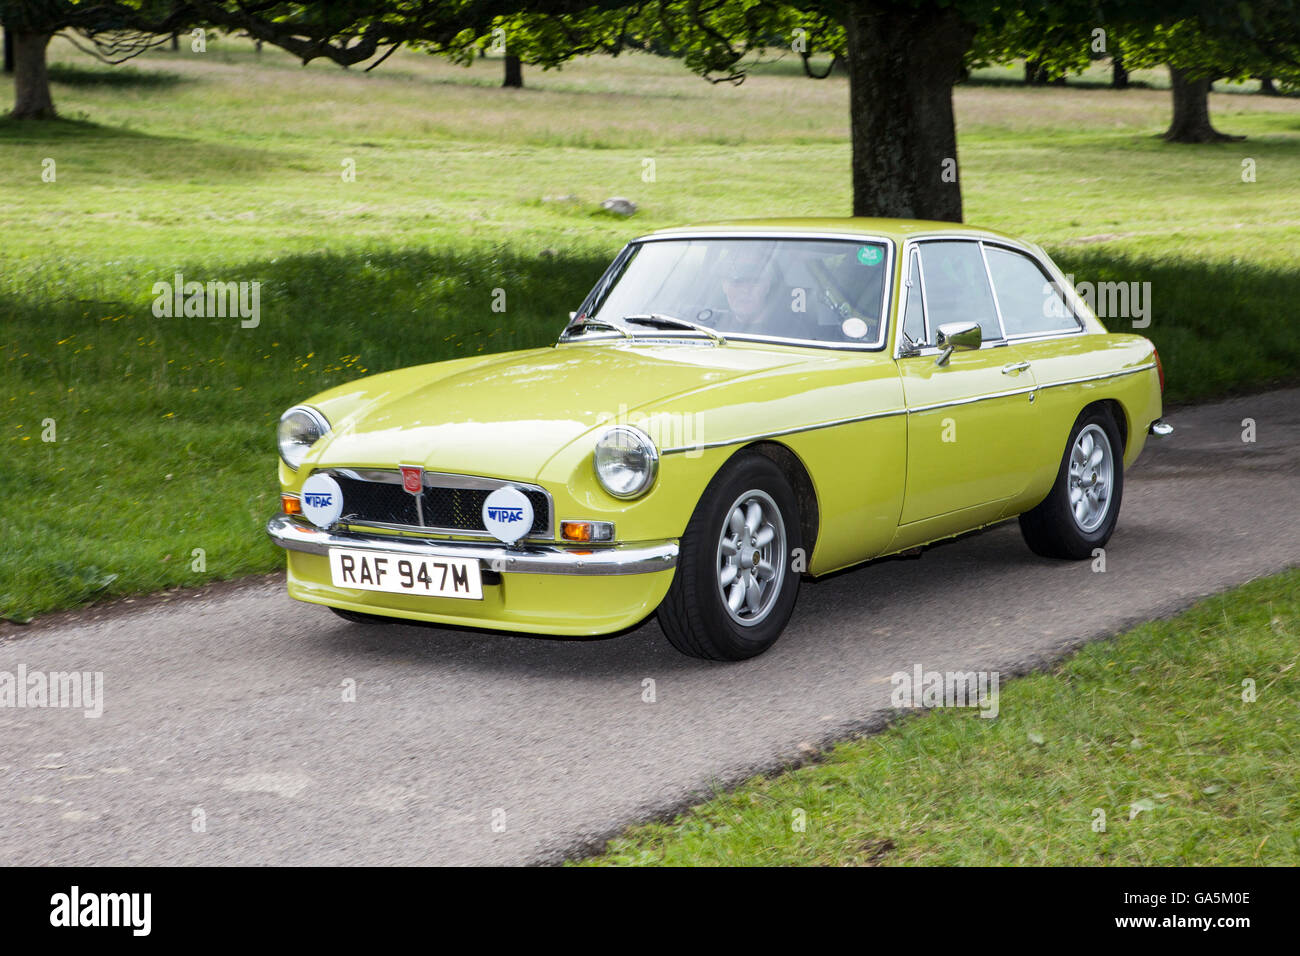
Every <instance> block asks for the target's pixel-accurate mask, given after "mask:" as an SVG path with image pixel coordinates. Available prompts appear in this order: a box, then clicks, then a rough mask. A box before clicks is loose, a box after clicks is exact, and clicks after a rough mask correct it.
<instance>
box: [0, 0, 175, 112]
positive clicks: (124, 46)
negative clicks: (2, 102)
mask: <svg viewBox="0 0 1300 956" xmlns="http://www.w3.org/2000/svg"><path fill="white" fill-rule="evenodd" d="M189 17H190V15H189V13H188V11H187V10H186V4H184V3H164V2H161V0H120V2H112V0H103V2H94V3H81V2H77V0H0V22H2V23H3V24H4V28H5V41H6V46H8V43H9V40H10V34H11V32H12V40H13V74H14V107H13V111H12V112H11V113H10V116H12V117H13V118H14V119H53V118H54V117H55V115H56V114H55V109H54V98H53V96H52V94H51V93H50V75H49V69H48V67H47V65H46V51H47V49H48V47H49V45H50V40H51V38H53V37H54V36H55V35H56V34H60V33H63V34H64V35H67V36H68V37H69V39H71V40H73V42H74V43H76V42H77V38H80V39H81V40H83V41H85V45H82V44H80V43H78V46H80V47H81V49H83V50H84V51H86V52H88V53H90V54H91V55H93V56H96V57H98V58H99V59H101V60H103V61H105V62H108V63H121V62H122V61H123V60H127V59H130V58H131V57H133V56H137V55H139V54H140V53H143V52H144V51H145V50H147V49H149V48H150V47H152V46H157V45H158V44H159V43H162V42H164V41H165V40H166V38H167V35H169V34H171V33H172V32H173V31H174V30H177V29H180V28H181V27H183V26H186V25H188V24H189V22H190V19H189Z"/></svg>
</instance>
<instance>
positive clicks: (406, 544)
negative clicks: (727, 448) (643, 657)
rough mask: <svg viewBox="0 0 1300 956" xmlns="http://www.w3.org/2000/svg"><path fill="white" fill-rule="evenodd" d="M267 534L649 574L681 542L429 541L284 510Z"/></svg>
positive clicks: (303, 542)
mask: <svg viewBox="0 0 1300 956" xmlns="http://www.w3.org/2000/svg"><path fill="white" fill-rule="evenodd" d="M266 533H267V536H268V537H270V539H271V540H272V541H273V542H275V543H276V544H278V545H279V546H280V547H282V548H284V549H286V550H288V551H302V552H304V553H306V554H328V553H329V549H330V548H357V549H361V550H372V551H384V552H388V553H394V554H409V555H414V556H417V557H427V556H429V555H446V556H449V557H456V558H468V559H471V560H478V561H484V562H487V568H488V569H489V570H493V571H500V572H501V573H503V574H580V575H609V574H646V573H649V572H653V571H665V570H668V569H669V568H673V567H676V565H677V542H676V541H660V542H651V543H648V544H635V545H615V546H613V547H604V548H583V549H576V548H562V547H556V546H553V545H541V546H530V547H522V548H520V547H514V548H508V547H506V546H505V545H495V546H494V545H482V544H475V543H466V542H463V541H427V540H419V539H413V538H388V537H385V536H383V535H366V534H350V533H345V532H337V531H322V530H321V529H319V528H315V527H313V526H311V525H309V524H306V523H304V522H301V521H295V520H294V519H293V518H290V517H289V516H288V515H285V514H279V515H276V516H275V517H274V518H272V519H271V520H270V521H268V522H267V523H266Z"/></svg>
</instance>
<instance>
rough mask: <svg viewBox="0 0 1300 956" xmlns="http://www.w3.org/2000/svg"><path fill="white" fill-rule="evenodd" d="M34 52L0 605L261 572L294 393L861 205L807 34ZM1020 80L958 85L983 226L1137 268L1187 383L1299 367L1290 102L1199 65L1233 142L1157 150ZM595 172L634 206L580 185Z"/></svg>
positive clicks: (9, 176)
mask: <svg viewBox="0 0 1300 956" xmlns="http://www.w3.org/2000/svg"><path fill="white" fill-rule="evenodd" d="M53 60H54V77H55V84H54V92H55V98H56V102H57V105H58V106H59V108H60V110H61V111H62V114H63V116H64V118H65V119H64V121H60V122H58V123H14V122H9V121H5V122H0V183H2V184H3V193H2V195H3V202H2V203H0V224H2V226H3V228H0V456H3V458H2V461H3V464H2V465H0V535H2V536H3V540H4V542H5V547H4V549H3V552H2V553H0V617H9V618H12V619H18V620H23V619H26V618H28V617H30V616H31V615H34V614H37V613H41V612H45V611H48V610H50V609H53V608H59V607H66V606H71V605H75V604H77V603H80V602H84V601H87V600H91V599H94V598H97V597H102V596H107V595H113V594H123V593H132V592H139V591H147V590H153V589H158V588H162V587H168V586H174V585H186V584H196V583H200V582H202V581H206V580H211V579H215V578H228V577H233V576H236V575H240V574H245V573H250V572H257V571H266V570H271V569H273V568H275V567H277V566H278V565H279V563H280V560H281V556H280V555H279V554H278V553H277V552H276V550H275V549H274V548H272V547H271V546H270V545H269V544H268V543H267V542H266V541H264V540H263V537H262V535H261V533H260V528H261V525H262V523H263V521H264V519H265V517H266V516H267V515H268V514H269V513H270V512H272V511H273V510H275V507H276V503H275V495H276V488H275V484H274V464H275V457H274V456H275V451H274V442H273V427H272V426H273V423H274V421H275V419H276V418H277V417H278V415H279V413H280V412H281V411H282V410H283V409H284V408H285V407H286V406H288V405H289V404H292V403H293V402H295V401H297V400H301V399H302V398H304V397H306V396H308V395H310V394H312V393H313V392H316V391H318V390H320V389H321V388H324V387H326V386H328V385H331V384H335V383H337V382H340V381H343V380H346V379H349V378H353V377H357V376H359V375H361V374H364V373H365V372H367V371H369V372H375V371H381V370H385V369H389V368H394V367H399V366H403V365H410V364H416V363H419V362H428V361H435V360H438V359H443V358H449V357H455V356H459V355H466V354H471V353H474V352H479V351H496V350H501V349H506V348H513V347H524V346H531V345H538V344H543V343H546V342H549V341H550V340H552V339H553V337H554V335H555V334H556V332H557V331H558V329H559V328H560V326H561V325H562V324H563V322H564V319H565V315H566V313H567V312H568V310H569V309H571V308H573V307H575V306H576V304H577V302H578V301H579V299H580V298H581V296H582V295H583V293H585V291H586V290H587V289H588V288H589V287H590V285H591V283H592V282H593V281H594V280H595V278H596V277H597V276H598V275H599V273H600V272H601V270H602V269H603V267H604V265H605V263H606V262H607V261H608V259H609V258H610V257H611V256H612V255H613V253H614V252H615V251H616V250H617V249H618V247H619V246H620V245H621V244H622V243H623V242H624V241H625V240H626V239H627V238H629V237H631V236H632V235H635V234H638V233H640V232H643V231H647V230H649V229H652V228H656V227H660V226H666V225H671V224H674V223H680V222H686V221H692V220H707V219H718V218H730V217H743V216H769V215H800V214H818V215H826V214H830V215H838V214H844V213H846V212H847V211H848V209H849V204H850V203H849V200H850V197H849V185H848V183H849V177H848V145H847V132H848V131H847V116H846V102H847V95H846V87H845V84H844V81H843V79H842V78H832V79H829V80H826V81H823V82H814V81H810V80H806V79H803V78H801V77H799V76H797V75H796V74H795V68H794V65H793V64H791V63H777V64H773V65H771V66H768V67H766V68H764V69H763V70H761V71H760V72H758V73H756V74H755V75H754V76H752V77H751V78H750V79H749V80H748V81H746V82H745V83H744V84H743V85H742V86H740V87H726V86H724V87H715V86H711V85H709V84H706V83H704V82H703V81H701V80H699V79H697V78H695V77H694V76H692V75H691V74H689V73H688V72H687V71H686V70H685V69H684V68H682V67H681V66H680V65H679V64H677V63H675V62H671V61H665V60H659V59H656V58H652V57H646V56H625V57H619V58H618V59H615V60H610V59H590V60H583V61H579V62H576V63H574V64H571V65H570V66H568V67H566V68H565V69H564V70H563V71H559V72H555V71H552V72H546V73H543V72H541V71H537V70H530V71H527V75H526V79H527V82H528V84H529V87H528V88H526V89H524V90H519V91H504V90H501V89H498V88H497V83H498V81H499V77H500V63H499V62H494V61H485V62H481V63H478V64H476V65H475V66H474V67H472V68H470V69H464V68H461V67H458V66H453V65H450V64H448V63H445V62H443V61H440V60H436V59H433V58H430V57H425V56H420V55H416V54H405V53H404V54H399V55H396V56H394V57H393V58H392V59H391V60H390V61H388V62H387V63H385V64H384V65H383V66H382V67H380V69H379V70H378V71H376V72H374V73H371V74H364V73H361V72H359V71H346V72H345V71H341V70H339V69H337V68H335V67H330V66H326V65H322V64H316V65H313V66H311V67H307V68H303V67H300V66H298V65H297V64H296V63H295V62H294V61H292V60H291V59H289V58H288V57H286V56H284V55H282V54H279V53H276V52H272V51H271V50H267V51H266V52H265V53H263V54H261V55H260V56H259V55H255V54H254V53H253V51H252V50H251V49H250V48H248V47H247V46H246V45H242V44H240V43H238V42H235V41H223V40H218V41H215V42H213V43H212V44H211V45H210V47H209V51H208V52H207V53H205V54H193V53H189V52H186V51H182V52H179V53H170V52H159V53H155V54H152V55H150V56H148V57H145V58H142V59H141V60H139V61H136V62H135V63H134V64H133V65H130V66H126V67H115V68H109V67H101V66H97V65H94V64H91V63H89V62H87V61H86V60H85V59H84V58H83V57H81V55H80V54H77V53H76V52H75V51H73V50H72V48H71V47H70V46H68V45H66V44H64V43H63V41H55V46H54V48H53ZM1004 78H1005V71H1001V72H999V71H990V72H989V73H988V74H987V75H984V74H982V75H981V76H980V77H977V80H979V82H977V83H974V84H972V85H970V86H969V87H964V88H961V89H959V90H958V92H957V97H956V102H957V113H958V120H959V128H960V147H961V159H962V176H963V186H964V193H965V200H966V210H967V219H968V220H969V221H971V222H974V223H979V224H983V225H988V226H992V227H996V228H1002V229H1005V230H1007V231H1010V232H1013V233H1016V234H1019V235H1022V236H1025V237H1027V238H1030V239H1033V240H1035V241H1038V242H1041V243H1043V244H1044V245H1045V246H1046V247H1047V248H1048V249H1049V251H1051V252H1052V253H1053V254H1054V255H1055V256H1056V257H1057V259H1058V261H1059V262H1060V264H1061V265H1062V266H1063V267H1064V268H1065V269H1066V271H1067V272H1073V273H1074V274H1075V275H1076V277H1077V278H1079V279H1091V280H1106V279H1118V280H1125V281H1150V282H1151V283H1152V301H1153V318H1152V324H1151V327H1150V328H1149V329H1147V330H1146V332H1147V334H1149V335H1150V337H1151V338H1153V339H1154V340H1155V341H1156V342H1157V344H1158V345H1159V347H1160V349H1161V355H1162V357H1163V359H1164V361H1165V367H1166V371H1167V373H1168V375H1169V380H1170V386H1169V393H1168V397H1169V398H1170V399H1172V400H1176V401H1181V400H1192V399H1197V398H1204V397H1209V396H1214V395H1220V394H1225V393H1228V392H1231V391H1234V390H1241V389H1253V388H1260V387H1264V386H1266V385H1267V384H1269V383H1272V382H1277V381H1283V380H1294V378H1295V372H1294V369H1295V367H1296V363H1297V361H1300V327H1298V326H1297V324H1296V323H1295V322H1294V321H1292V318H1291V316H1292V312H1293V305H1292V304H1293V303H1294V302H1295V301H1297V299H1300V270H1297V268H1296V265H1295V258H1294V252H1293V250H1294V248H1295V243H1296V239H1297V237H1298V236H1300V190H1298V189H1297V186H1296V184H1297V183H1300V150H1297V146H1298V145H1300V100H1293V99H1279V98H1266V97H1260V96H1247V95H1233V94H1216V96H1215V97H1214V102H1213V109H1214V112H1215V115H1216V120H1217V122H1218V123H1219V125H1220V127H1221V128H1223V129H1225V130H1229V131H1231V132H1236V133H1243V134H1247V135H1248V136H1249V139H1248V140H1247V141H1245V142H1243V143H1238V144H1232V145H1229V146H1205V147H1172V146H1167V145H1165V144H1163V143H1161V142H1160V141H1159V140H1158V139H1157V138H1156V137H1155V135H1154V134H1156V133H1158V132H1159V131H1161V130H1162V129H1163V127H1164V125H1165V123H1166V121H1167V116H1168V109H1169V104H1168V93H1167V92H1165V91H1161V90H1156V89H1135V90H1131V91H1128V92H1126V93H1123V94H1116V93H1112V92H1110V91H1108V90H1105V89H1101V88H1096V87H1089V88H1084V87H1080V88H1075V89H1069V88H1067V89H1058V88H1036V89H1024V88H1020V87H1015V86H1012V85H1008V84H1007V83H1005V82H1002V80H1003V79H1004ZM1149 79H1151V80H1152V81H1155V80H1157V79H1158V77H1151V78H1149ZM9 96H10V89H9V87H8V85H7V83H0V98H4V99H7V98H8V97H9ZM1246 158H1249V159H1253V160H1254V161H1255V163H1256V168H1257V181H1256V182H1253V183H1244V182H1242V180H1241V170H1242V160H1243V159H1246ZM646 159H653V160H654V163H655V178H654V181H653V182H646V181H644V180H643V178H642V173H643V169H644V162H643V161H644V160H646ZM349 162H350V163H352V164H354V166H355V173H356V175H355V181H351V182H347V181H344V178H343V176H342V175H341V173H342V172H343V170H344V164H345V163H349ZM51 163H52V165H51ZM50 169H52V170H53V172H54V176H55V178H54V181H44V180H43V178H42V173H43V171H47V170H50ZM614 195H623V196H627V197H629V198H631V199H633V200H635V201H636V202H637V203H638V204H640V207H641V209H640V211H639V212H638V214H637V215H636V216H635V217H634V218H633V219H632V220H630V221H625V220H622V219H617V218H612V217H610V216H608V215H606V214H603V213H601V212H600V211H599V210H598V204H599V202H600V201H601V200H603V199H605V198H607V197H609V196H614ZM176 272H181V273H183V274H184V275H185V276H186V278H187V279H191V280H193V279H198V280H200V281H208V280H219V281H254V280H255V281H259V282H261V283H262V287H261V321H260V324H259V325H258V326H257V327H256V328H250V329H245V328H241V327H240V325H239V322H238V321H237V320H233V319H196V318H188V319H187V318H156V317H155V316H154V315H153V313H152V311H151V308H150V307H151V304H152V302H153V298H154V295H153V291H152V290H153V285H154V283H155V282H157V281H160V280H170V279H171V277H172V276H173V274H174V273H176ZM496 288H502V289H505V290H506V294H507V312H506V313H505V314H500V313H494V312H492V311H491V308H490V307H491V303H492V290H493V289H496ZM51 420H52V422H53V430H54V434H53V436H51V435H50V433H49V432H50V428H49V425H48V422H49V421H51ZM44 437H53V438H54V439H55V440H54V441H43V440H42V439H43V438H44ZM196 549H199V550H200V551H201V561H197V562H196V557H195V555H196Z"/></svg>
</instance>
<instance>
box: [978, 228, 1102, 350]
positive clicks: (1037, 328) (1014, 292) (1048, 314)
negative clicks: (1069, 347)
mask: <svg viewBox="0 0 1300 956" xmlns="http://www.w3.org/2000/svg"><path fill="white" fill-rule="evenodd" d="M984 254H985V255H986V256H987V257H988V261H989V274H990V275H991V276H992V277H993V289H994V291H995V292H997V296H998V308H1000V309H1001V310H1002V324H1003V325H1005V326H1006V329H1007V335H1032V334H1034V333H1042V332H1067V331H1071V330H1073V329H1077V328H1078V327H1079V323H1078V322H1077V321H1075V318H1074V313H1073V312H1072V311H1071V310H1070V307H1069V305H1067V304H1066V302H1065V300H1064V299H1063V298H1062V297H1061V293H1060V292H1059V291H1058V290H1057V287H1056V283H1055V282H1053V281H1052V279H1051V277H1050V276H1048V275H1047V273H1045V272H1044V271H1043V270H1042V268H1041V267H1040V266H1039V265H1038V263H1036V262H1034V260H1032V259H1030V258H1029V257H1028V256H1026V255H1023V254H1021V253H1019V252H1012V251H1011V250H1010V249H1001V248H998V247H997V246H985V247H984Z"/></svg>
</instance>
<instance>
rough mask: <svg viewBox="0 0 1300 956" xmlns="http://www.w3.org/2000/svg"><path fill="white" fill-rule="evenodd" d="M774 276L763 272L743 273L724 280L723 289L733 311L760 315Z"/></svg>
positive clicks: (744, 314)
mask: <svg viewBox="0 0 1300 956" xmlns="http://www.w3.org/2000/svg"><path fill="white" fill-rule="evenodd" d="M771 288H772V277H771V276H770V275H765V274H763V273H758V272H752V273H748V274H746V273H741V274H738V275H732V276H728V277H727V278H725V279H723V280H722V291H723V293H724V294H725V295H726V297H727V304H728V305H729V306H730V307H731V311H732V312H734V313H736V315H739V316H751V315H758V314H759V313H760V312H762V311H763V307H764V306H765V305H766V304H767V294H768V292H769V291H771Z"/></svg>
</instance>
